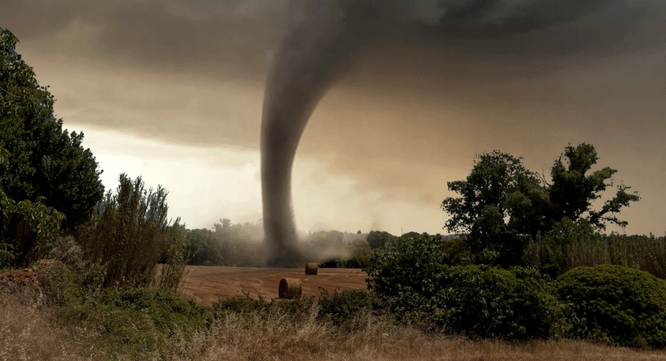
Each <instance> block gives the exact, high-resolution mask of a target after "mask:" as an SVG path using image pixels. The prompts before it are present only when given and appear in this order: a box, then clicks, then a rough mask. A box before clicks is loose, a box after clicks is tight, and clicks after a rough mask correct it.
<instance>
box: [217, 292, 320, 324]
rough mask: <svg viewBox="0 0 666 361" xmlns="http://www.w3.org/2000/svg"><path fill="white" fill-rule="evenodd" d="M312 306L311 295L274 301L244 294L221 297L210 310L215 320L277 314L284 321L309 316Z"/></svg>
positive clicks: (298, 319) (262, 316)
mask: <svg viewBox="0 0 666 361" xmlns="http://www.w3.org/2000/svg"><path fill="white" fill-rule="evenodd" d="M313 307H315V300H314V298H313V297H301V298H295V299H290V300H281V301H276V300H272V299H271V300H268V299H265V298H263V297H261V296H259V297H258V298H257V299H253V298H251V297H250V295H249V294H246V295H245V297H233V298H225V299H222V298H221V299H219V300H218V301H217V302H215V303H214V304H213V305H212V310H213V315H214V317H215V319H217V320H224V319H225V318H228V317H234V316H240V317H242V318H253V317H259V318H263V319H268V318H269V317H275V316H277V317H279V318H280V319H282V320H283V321H284V322H301V321H303V320H304V319H306V318H308V317H310V314H311V313H312V310H313Z"/></svg>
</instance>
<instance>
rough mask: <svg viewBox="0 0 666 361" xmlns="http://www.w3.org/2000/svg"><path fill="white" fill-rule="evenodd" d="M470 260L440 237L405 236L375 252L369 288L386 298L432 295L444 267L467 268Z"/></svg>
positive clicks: (369, 268) (452, 242)
mask: <svg viewBox="0 0 666 361" xmlns="http://www.w3.org/2000/svg"><path fill="white" fill-rule="evenodd" d="M468 262H469V259H468V258H467V257H465V256H464V255H462V254H461V253H460V248H459V243H458V242H455V241H449V240H445V239H444V238H443V237H442V236H441V235H435V236H431V235H428V234H427V233H423V234H421V235H418V236H414V237H412V236H403V237H400V238H399V239H397V240H396V241H395V242H392V243H388V244H387V245H386V246H385V247H384V248H383V249H380V250H378V251H376V252H375V254H374V255H373V257H372V260H371V262H370V266H369V267H367V268H365V269H364V270H365V271H366V272H368V276H370V280H369V281H368V287H369V288H370V289H372V290H375V291H376V292H378V293H380V294H383V295H387V296H398V295H401V294H406V293H409V292H418V293H423V294H427V295H432V294H433V293H434V292H435V286H436V285H435V284H434V283H433V280H434V279H435V278H436V277H437V276H438V274H439V273H440V271H441V267H440V266H441V265H458V264H466V263H468Z"/></svg>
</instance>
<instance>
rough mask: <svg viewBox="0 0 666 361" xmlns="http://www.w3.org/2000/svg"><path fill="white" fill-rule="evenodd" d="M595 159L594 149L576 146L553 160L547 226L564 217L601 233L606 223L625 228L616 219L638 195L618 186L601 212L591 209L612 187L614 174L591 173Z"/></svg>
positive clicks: (607, 171) (606, 169) (610, 171)
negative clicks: (589, 225)
mask: <svg viewBox="0 0 666 361" xmlns="http://www.w3.org/2000/svg"><path fill="white" fill-rule="evenodd" d="M598 160H599V155H598V154H597V151H596V150H595V149H594V146H592V145H591V144H586V143H582V144H580V145H578V146H577V147H574V146H571V145H569V146H567V147H566V148H565V150H564V154H562V155H561V156H560V158H559V159H558V160H557V161H555V164H554V165H553V168H552V170H551V178H552V183H551V184H549V185H547V189H548V195H549V200H550V203H551V205H552V208H551V213H550V214H549V220H550V222H551V223H550V224H549V225H550V226H552V224H553V223H557V222H561V221H562V219H564V218H565V217H566V218H568V219H570V220H574V221H575V220H577V219H585V220H586V221H588V222H589V223H590V224H591V225H592V226H594V227H596V228H598V229H600V230H605V229H606V224H607V223H611V224H615V225H618V226H620V227H626V226H627V222H626V221H623V220H621V219H619V218H618V216H617V214H618V213H620V211H621V210H622V208H623V207H629V205H630V203H631V202H637V201H639V200H640V196H639V195H638V193H636V192H633V193H629V192H628V190H629V189H630V187H627V186H625V185H624V184H619V185H618V186H617V191H616V193H615V196H614V197H613V198H611V199H609V200H607V201H606V202H605V203H604V205H603V206H602V207H601V209H600V210H594V209H593V208H592V203H593V202H594V201H595V200H597V199H599V198H601V196H602V194H603V192H605V191H606V190H607V189H608V187H611V186H612V184H613V182H612V177H613V175H614V174H615V173H617V170H616V169H613V168H610V167H604V168H602V169H600V170H597V171H594V172H591V170H592V167H593V166H594V165H595V164H597V161H598Z"/></svg>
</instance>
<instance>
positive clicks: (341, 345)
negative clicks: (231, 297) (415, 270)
mask: <svg viewBox="0 0 666 361" xmlns="http://www.w3.org/2000/svg"><path fill="white" fill-rule="evenodd" d="M137 292H138V296H137V293H132V292H129V293H126V292H125V293H120V294H121V295H125V296H124V298H123V296H118V294H115V296H114V297H110V298H111V299H112V301H111V302H108V299H109V296H107V298H106V300H107V301H104V300H103V299H102V298H99V299H94V300H89V303H90V304H96V306H94V307H93V306H89V307H90V308H89V309H81V306H80V305H79V306H78V307H79V308H76V307H73V306H72V305H69V306H53V305H47V304H46V303H44V302H43V301H44V300H42V299H40V298H39V296H38V293H37V294H36V293H35V292H34V289H33V290H31V289H27V288H26V289H24V290H21V291H17V292H14V293H11V294H10V293H7V292H3V291H0V360H193V361H199V360H407V359H409V360H478V361H480V360H533V361H538V360H666V354H665V353H664V352H654V351H649V352H648V351H638V350H632V349H627V348H614V347H608V346H600V345H594V344H590V343H585V342H579V341H529V342H522V343H515V342H513V343H512V342H504V341H501V340H477V341H474V340H469V339H466V338H464V337H460V336H456V337H452V336H446V335H441V334H436V333H427V332H423V331H421V330H419V329H417V328H414V327H410V326H400V325H396V324H394V323H392V322H391V321H389V320H386V319H382V318H381V317H374V316H371V315H370V314H369V313H358V314H356V316H354V317H355V318H356V319H355V320H354V324H355V325H357V327H355V328H353V329H351V330H350V329H349V328H345V327H339V326H336V325H335V324H334V323H333V322H330V321H326V320H323V319H322V318H321V317H320V316H319V310H320V304H319V303H318V302H314V301H312V300H309V301H307V300H306V301H303V302H300V303H299V304H291V305H287V304H283V303H284V302H276V303H272V304H271V303H269V302H266V303H265V304H264V305H263V306H262V305H260V304H256V300H255V301H252V302H255V303H253V304H251V305H249V306H248V305H243V304H242V301H240V300H237V301H235V302H236V303H235V304H234V303H233V302H232V303H228V302H227V303H226V305H227V306H226V312H222V313H220V312H219V310H217V311H216V310H215V307H213V308H212V309H211V311H212V313H214V314H216V318H215V319H213V320H212V323H211V324H210V325H209V326H208V327H199V328H198V329H196V330H187V329H186V328H184V327H180V326H178V322H180V321H178V320H177V318H176V317H167V316H165V315H168V314H170V313H176V314H182V311H183V310H182V308H183V307H185V308H187V306H186V305H187V304H189V303H188V302H187V301H185V300H183V299H180V298H179V297H178V296H173V297H162V298H160V299H157V298H155V297H146V296H145V295H146V294H150V292H147V291H137ZM128 294H129V295H130V296H127V295H128ZM157 301H159V303H161V306H160V307H161V309H163V310H170V311H168V312H167V311H164V312H162V311H160V312H162V313H160V312H158V311H155V310H151V311H148V312H149V313H153V314H155V313H160V315H161V316H160V317H150V318H149V319H147V318H141V317H140V316H139V315H138V314H137V313H136V312H141V310H142V309H143V310H145V309H146V308H151V309H154V308H156V307H157V305H156V303H155V302H157ZM111 305H113V307H112V306H111ZM174 305H177V306H174ZM258 306H261V307H262V308H261V309H258V308H257V307H258ZM198 307H199V306H195V307H194V309H199V308H198ZM100 309H106V311H104V312H99V310H100ZM92 312H97V313H96V314H94V315H93V314H92ZM216 312H217V313H216ZM77 315H78V316H77ZM156 319H163V320H165V321H163V322H164V324H163V326H164V327H165V328H164V329H160V328H159V327H156V326H155V327H145V324H146V323H151V322H152V323H155V320H156ZM118 320H121V321H122V322H116V321H118ZM174 320H175V321H174ZM196 322H198V323H202V322H204V321H202V320H201V319H200V320H199V321H196ZM131 329H135V330H140V331H141V332H143V333H146V334H144V335H142V336H141V338H140V339H142V340H145V339H150V338H152V339H157V340H159V341H160V342H158V343H156V344H154V347H143V348H141V347H139V348H137V347H135V346H136V344H134V345H133V343H132V342H133V341H132V340H131V339H130V340H128V339H121V338H117V336H118V335H119V334H120V333H121V332H122V333H125V332H127V331H128V330H131ZM164 330H169V331H168V332H164Z"/></svg>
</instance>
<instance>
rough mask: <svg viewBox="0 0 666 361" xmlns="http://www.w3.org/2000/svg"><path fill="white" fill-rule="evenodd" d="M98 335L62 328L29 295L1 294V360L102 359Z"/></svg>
mask: <svg viewBox="0 0 666 361" xmlns="http://www.w3.org/2000/svg"><path fill="white" fill-rule="evenodd" d="M94 336H95V335H94V334H93V333H91V332H90V331H89V330H84V329H79V328H76V327H71V328H67V327H58V326H57V322H56V321H55V320H54V318H53V315H52V314H51V312H50V310H49V309H48V308H44V307H40V303H39V302H37V301H36V300H35V297H34V296H33V295H31V294H29V293H28V292H17V293H13V294H5V293H2V292H0V360H2V361H5V360H6V361H10V360H11V361H15V360H98V359H100V358H99V356H100V353H99V352H98V350H96V349H95V347H94V346H93V345H94V344H93V343H92V340H93V338H94Z"/></svg>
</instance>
